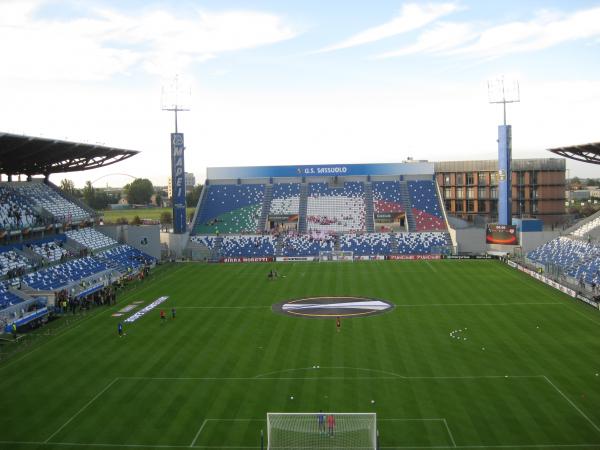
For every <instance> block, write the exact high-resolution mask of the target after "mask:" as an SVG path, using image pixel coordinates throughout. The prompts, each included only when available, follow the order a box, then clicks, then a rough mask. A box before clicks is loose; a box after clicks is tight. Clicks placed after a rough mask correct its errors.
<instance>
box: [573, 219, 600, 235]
mask: <svg viewBox="0 0 600 450" xmlns="http://www.w3.org/2000/svg"><path fill="white" fill-rule="evenodd" d="M598 227H600V216H599V217H596V218H595V219H594V220H590V221H589V222H587V223H585V224H583V225H582V226H580V227H579V228H577V229H576V230H575V231H573V232H572V233H571V234H572V235H573V236H578V237H584V236H585V235H586V234H588V233H589V232H590V231H593V230H595V229H596V228H598Z"/></svg>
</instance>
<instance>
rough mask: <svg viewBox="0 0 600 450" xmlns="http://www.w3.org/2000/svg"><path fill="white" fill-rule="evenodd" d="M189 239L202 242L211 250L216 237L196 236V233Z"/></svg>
mask: <svg viewBox="0 0 600 450" xmlns="http://www.w3.org/2000/svg"><path fill="white" fill-rule="evenodd" d="M190 240H191V241H192V242H195V243H196V244H202V245H204V246H206V247H207V248H209V249H211V250H212V249H213V248H214V247H215V244H216V240H217V238H216V237H214V236H198V235H196V236H192V237H191V238H190Z"/></svg>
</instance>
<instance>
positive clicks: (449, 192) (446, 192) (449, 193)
mask: <svg viewBox="0 0 600 450" xmlns="http://www.w3.org/2000/svg"><path fill="white" fill-rule="evenodd" d="M444 198H452V188H444Z"/></svg>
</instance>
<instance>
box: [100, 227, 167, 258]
mask: <svg viewBox="0 0 600 450" xmlns="http://www.w3.org/2000/svg"><path fill="white" fill-rule="evenodd" d="M96 229H97V230H98V231H99V232H101V233H103V234H106V235H107V236H110V237H111V238H113V239H114V240H115V241H117V242H119V243H122V244H128V245H131V246H132V247H134V248H137V249H138V250H141V251H142V252H144V253H147V254H148V255H150V256H152V257H154V258H156V259H160V225H104V226H102V227H96Z"/></svg>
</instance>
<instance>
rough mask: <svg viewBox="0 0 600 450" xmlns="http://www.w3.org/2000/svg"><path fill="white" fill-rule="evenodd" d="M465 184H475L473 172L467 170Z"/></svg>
mask: <svg viewBox="0 0 600 450" xmlns="http://www.w3.org/2000/svg"><path fill="white" fill-rule="evenodd" d="M467 184H468V185H469V186H472V185H474V184H475V175H473V172H469V173H468V174H467Z"/></svg>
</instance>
